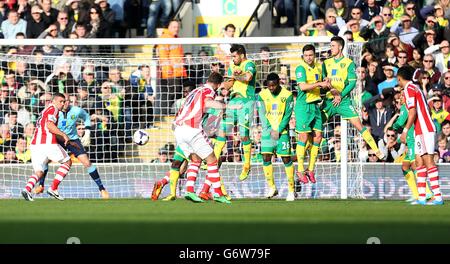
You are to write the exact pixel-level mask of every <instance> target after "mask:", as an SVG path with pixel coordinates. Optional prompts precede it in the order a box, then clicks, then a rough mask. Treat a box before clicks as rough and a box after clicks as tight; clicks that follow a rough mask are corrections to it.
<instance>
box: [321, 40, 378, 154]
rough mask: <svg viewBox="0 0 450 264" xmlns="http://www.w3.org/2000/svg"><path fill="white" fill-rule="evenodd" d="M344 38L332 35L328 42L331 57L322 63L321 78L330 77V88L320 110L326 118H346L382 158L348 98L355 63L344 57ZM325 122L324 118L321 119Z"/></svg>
mask: <svg viewBox="0 0 450 264" xmlns="http://www.w3.org/2000/svg"><path fill="white" fill-rule="evenodd" d="M344 45H345V42H344V39H343V38H341V37H332V38H331V43H330V49H331V58H329V59H326V60H325V61H324V62H323V64H322V76H323V78H324V79H325V78H328V79H330V82H331V84H330V86H329V87H328V88H329V89H330V90H329V91H328V92H327V94H326V99H325V100H324V102H323V104H322V111H323V112H324V113H325V115H326V118H328V119H329V118H331V117H333V116H334V115H340V116H341V118H342V119H348V120H349V121H350V123H351V124H352V125H353V126H354V127H355V128H356V129H357V130H358V131H359V132H360V133H361V136H362V138H363V139H364V141H366V143H367V144H368V145H369V146H370V148H371V149H372V150H373V151H374V152H375V153H376V155H377V157H378V158H379V159H380V160H383V159H384V154H383V153H382V152H381V151H380V150H379V149H378V146H377V143H376V142H375V140H374V139H373V137H372V135H371V134H370V132H369V130H367V128H366V127H365V126H363V125H362V123H361V120H360V118H359V116H358V114H357V113H356V111H355V108H354V107H353V104H352V99H351V98H350V93H351V91H352V90H353V89H354V88H355V86H356V67H355V63H354V62H353V61H352V60H351V59H350V58H347V57H344V54H343V53H342V50H343V49H344ZM323 121H324V122H325V120H323Z"/></svg>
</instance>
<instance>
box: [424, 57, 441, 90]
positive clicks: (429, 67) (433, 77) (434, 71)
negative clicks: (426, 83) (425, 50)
mask: <svg viewBox="0 0 450 264" xmlns="http://www.w3.org/2000/svg"><path fill="white" fill-rule="evenodd" d="M434 63H435V61H434V57H433V55H431V54H427V55H425V56H423V68H422V71H425V72H428V74H429V75H430V84H431V85H434V84H436V83H438V82H439V79H440V78H441V72H440V71H439V69H438V68H436V67H435V66H434Z"/></svg>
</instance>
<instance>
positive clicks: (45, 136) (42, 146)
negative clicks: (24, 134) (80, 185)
mask: <svg viewBox="0 0 450 264" xmlns="http://www.w3.org/2000/svg"><path fill="white" fill-rule="evenodd" d="M64 103H65V97H64V95H63V94H60V93H55V94H54V95H53V99H52V103H51V104H50V105H49V106H48V107H47V108H45V109H44V111H42V112H41V114H40V116H39V118H38V119H37V121H36V129H35V131H34V134H33V138H32V140H31V145H30V151H31V163H32V166H33V171H34V174H33V175H31V177H30V178H29V179H28V183H27V185H26V186H25V188H24V189H23V190H22V196H23V198H25V200H27V201H34V200H33V196H32V195H31V190H32V189H33V187H34V185H35V184H36V182H38V181H39V179H40V178H41V177H43V176H44V171H45V169H46V168H47V166H48V163H49V161H50V160H51V161H54V162H59V163H62V164H61V166H60V167H59V168H58V170H57V171H56V176H55V179H54V180H53V183H52V186H50V187H49V188H48V190H47V193H48V194H49V195H50V196H52V197H54V198H55V199H58V200H61V201H62V200H64V198H63V197H61V195H59V192H58V186H59V184H60V183H61V182H62V180H63V179H64V177H65V176H66V175H67V173H69V171H70V167H71V166H72V161H71V160H70V157H69V155H68V154H67V152H66V151H65V150H64V148H63V147H61V145H59V144H58V141H57V139H56V138H57V136H58V137H61V138H62V143H63V144H64V145H67V144H68V143H69V141H70V139H69V137H68V136H67V135H66V134H64V132H62V131H61V130H60V129H59V128H58V127H57V124H58V116H59V111H61V109H62V108H63V106H64Z"/></svg>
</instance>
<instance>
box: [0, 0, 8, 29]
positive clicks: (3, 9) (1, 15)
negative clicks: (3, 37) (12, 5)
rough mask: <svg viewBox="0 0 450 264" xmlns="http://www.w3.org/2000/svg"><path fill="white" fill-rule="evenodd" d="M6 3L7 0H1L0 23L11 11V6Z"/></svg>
mask: <svg viewBox="0 0 450 264" xmlns="http://www.w3.org/2000/svg"><path fill="white" fill-rule="evenodd" d="M5 3H6V1H5V0H2V1H0V25H1V24H2V23H3V21H5V20H6V19H7V15H8V12H9V7H8V5H6V4H5Z"/></svg>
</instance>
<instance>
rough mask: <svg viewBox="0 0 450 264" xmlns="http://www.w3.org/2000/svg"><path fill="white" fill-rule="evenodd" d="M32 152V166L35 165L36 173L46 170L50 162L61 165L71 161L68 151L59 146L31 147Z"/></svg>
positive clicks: (43, 145)
mask: <svg viewBox="0 0 450 264" xmlns="http://www.w3.org/2000/svg"><path fill="white" fill-rule="evenodd" d="M30 152H31V164H32V165H33V170H34V171H35V172H36V171H44V170H46V169H47V168H48V166H47V164H48V162H49V161H50V160H51V161H54V162H59V163H64V162H66V161H68V160H70V156H69V155H68V154H67V152H66V150H64V149H63V147H61V146H60V145H59V144H40V145H30Z"/></svg>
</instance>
